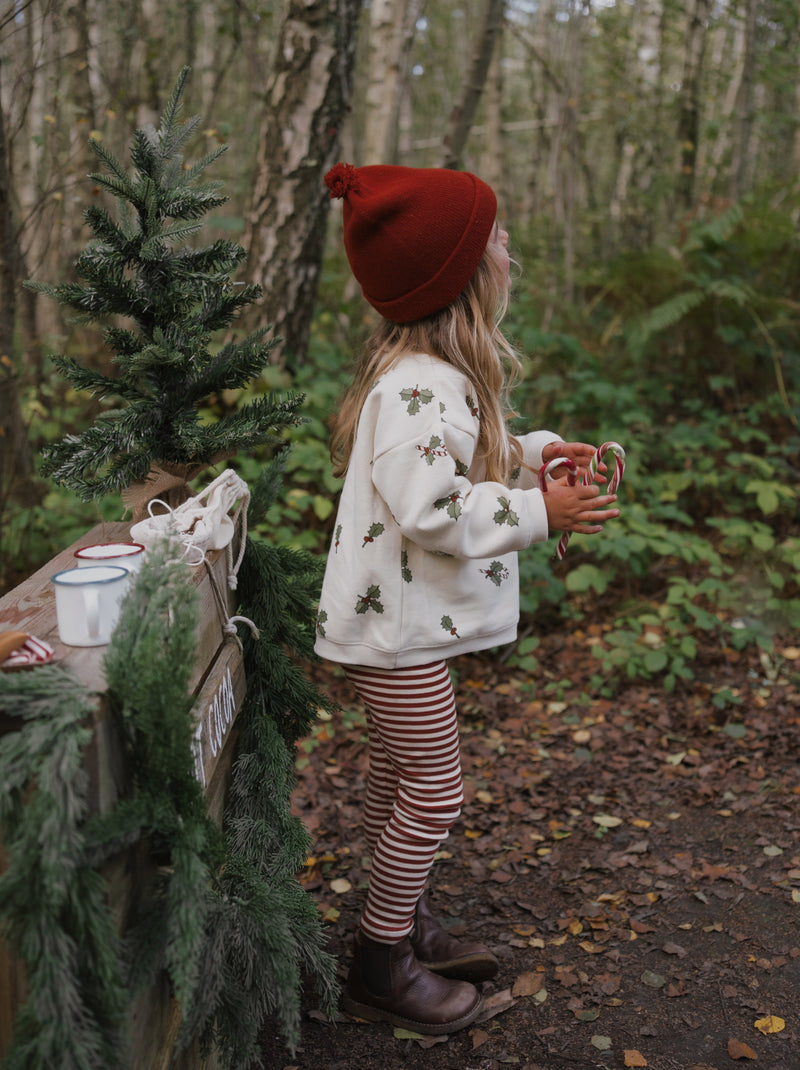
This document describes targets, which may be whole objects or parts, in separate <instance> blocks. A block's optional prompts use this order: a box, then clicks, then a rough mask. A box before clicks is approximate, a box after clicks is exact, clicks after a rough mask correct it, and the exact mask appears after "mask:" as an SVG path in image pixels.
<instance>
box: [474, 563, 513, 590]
mask: <svg viewBox="0 0 800 1070" xmlns="http://www.w3.org/2000/svg"><path fill="white" fill-rule="evenodd" d="M480 571H481V572H482V573H483V575H484V576H485V577H486V578H487V580H491V581H492V583H493V584H494V585H495V587H499V586H500V584H501V583H502V582H503V580H507V579H508V577H509V571H508V569H507V568H506V566H505V565H504V564H503V562H502V561H492V563H491V564H490V565H489V567H488V568H482V569H480Z"/></svg>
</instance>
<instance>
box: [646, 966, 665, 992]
mask: <svg viewBox="0 0 800 1070" xmlns="http://www.w3.org/2000/svg"><path fill="white" fill-rule="evenodd" d="M642 981H644V983H645V984H646V985H647V986H648V987H649V988H663V986H664V985H665V984H666V983H667V979H666V977H662V976H661V974H660V973H654V972H653V970H645V971H644V973H643V974H642Z"/></svg>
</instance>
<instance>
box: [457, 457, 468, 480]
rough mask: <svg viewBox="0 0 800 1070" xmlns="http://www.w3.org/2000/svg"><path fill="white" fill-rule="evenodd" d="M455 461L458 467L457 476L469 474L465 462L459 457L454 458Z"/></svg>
mask: <svg viewBox="0 0 800 1070" xmlns="http://www.w3.org/2000/svg"><path fill="white" fill-rule="evenodd" d="M453 460H454V461H455V465H456V475H457V476H465V475H466V474H467V473H468V472H469V468H468V467H467V465H465V464H464V462H463V461H459V460H458V458H457V457H454V458H453Z"/></svg>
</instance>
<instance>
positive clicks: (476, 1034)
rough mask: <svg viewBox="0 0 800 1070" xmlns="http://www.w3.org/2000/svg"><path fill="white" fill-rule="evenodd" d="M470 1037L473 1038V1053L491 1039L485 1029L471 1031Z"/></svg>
mask: <svg viewBox="0 0 800 1070" xmlns="http://www.w3.org/2000/svg"><path fill="white" fill-rule="evenodd" d="M469 1035H470V1036H471V1037H472V1050H473V1051H475V1049H476V1048H479V1047H480V1046H481V1044H485V1043H486V1041H487V1040H488V1039H489V1034H488V1033H487V1032H486V1030H485V1029H472V1030H470V1034H469Z"/></svg>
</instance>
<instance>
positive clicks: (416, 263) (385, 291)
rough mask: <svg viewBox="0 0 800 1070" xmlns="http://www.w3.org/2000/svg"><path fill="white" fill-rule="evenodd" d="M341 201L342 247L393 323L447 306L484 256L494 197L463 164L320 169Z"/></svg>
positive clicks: (370, 298)
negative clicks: (460, 167)
mask: <svg viewBox="0 0 800 1070" xmlns="http://www.w3.org/2000/svg"><path fill="white" fill-rule="evenodd" d="M325 184H326V185H327V187H328V189H329V190H330V191H331V197H341V198H342V199H343V200H344V213H343V214H344V247H345V250H346V252H347V259H348V260H349V261H350V267H351V268H352V270H353V274H354V275H355V277H356V279H357V280H358V282H359V283H360V284H361V289H362V291H363V294H364V297H366V299H367V301H369V303H370V304H371V305H372V306H373V308H376V309H377V310H378V312H380V314H381V315H382V316H383V317H384V318H385V319H388V320H391V321H392V322H394V323H410V322H411V321H412V320H418V319H422V318H423V317H424V316H430V315H432V314H433V313H434V312H438V311H439V310H440V309H442V308H444V307H445V306H446V305H449V304H450V302H451V301H453V300H455V298H456V297H458V295H459V294H460V293H461V291H462V290H463V289H464V287H465V286H466V285H467V283H468V282H469V280H470V278H471V277H472V274H473V272H474V271H475V268H476V267H477V266H478V263H479V262H480V259H481V257H482V256H483V252H484V249H485V248H486V243H487V242H488V240H489V236H490V234H491V232H492V227H493V226H494V220H495V215H496V213H497V200H496V198H495V195H494V193H493V192H492V190H491V189H490V187H489V186H487V185H486V183H485V182H482V181H481V180H480V179H479V178H476V176H475V175H471V174H469V173H468V172H466V171H449V170H444V169H442V168H418V167H395V166H392V165H388V164H378V165H375V166H371V167H353V166H352V164H348V163H337V164H336V166H335V167H333V168H331V170H330V171H329V172H328V173H327V175H326V176H325Z"/></svg>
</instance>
